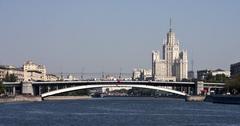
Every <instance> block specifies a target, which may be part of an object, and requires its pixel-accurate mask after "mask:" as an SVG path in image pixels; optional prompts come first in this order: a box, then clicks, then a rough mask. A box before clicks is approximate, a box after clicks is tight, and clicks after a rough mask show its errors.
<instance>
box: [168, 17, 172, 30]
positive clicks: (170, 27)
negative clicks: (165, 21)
mask: <svg viewBox="0 0 240 126" xmlns="http://www.w3.org/2000/svg"><path fill="white" fill-rule="evenodd" d="M169 32H172V17H170V21H169Z"/></svg>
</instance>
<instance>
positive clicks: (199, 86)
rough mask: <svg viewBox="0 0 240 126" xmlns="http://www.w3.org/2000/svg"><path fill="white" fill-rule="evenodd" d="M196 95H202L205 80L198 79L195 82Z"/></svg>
mask: <svg viewBox="0 0 240 126" xmlns="http://www.w3.org/2000/svg"><path fill="white" fill-rule="evenodd" d="M195 87H196V89H195V95H200V94H201V91H202V90H204V84H203V81H196V82H195Z"/></svg>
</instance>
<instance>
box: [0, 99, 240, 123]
mask: <svg viewBox="0 0 240 126" xmlns="http://www.w3.org/2000/svg"><path fill="white" fill-rule="evenodd" d="M0 114H1V115H0V126H48V125H49V126H240V105H226V104H212V103H207V102H185V101H184V100H182V99H171V98H145V97H137V98H117V97H114V98H103V99H88V100H66V101H43V102H33V103H7V104H0Z"/></svg>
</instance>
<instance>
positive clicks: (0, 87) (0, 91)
mask: <svg viewBox="0 0 240 126" xmlns="http://www.w3.org/2000/svg"><path fill="white" fill-rule="evenodd" d="M4 89H5V88H4V85H3V83H2V81H0V94H2V93H4Z"/></svg>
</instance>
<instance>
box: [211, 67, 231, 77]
mask: <svg viewBox="0 0 240 126" xmlns="http://www.w3.org/2000/svg"><path fill="white" fill-rule="evenodd" d="M211 73H212V76H216V75H221V74H223V75H225V77H230V71H228V70H222V69H216V70H213V71H211Z"/></svg>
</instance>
